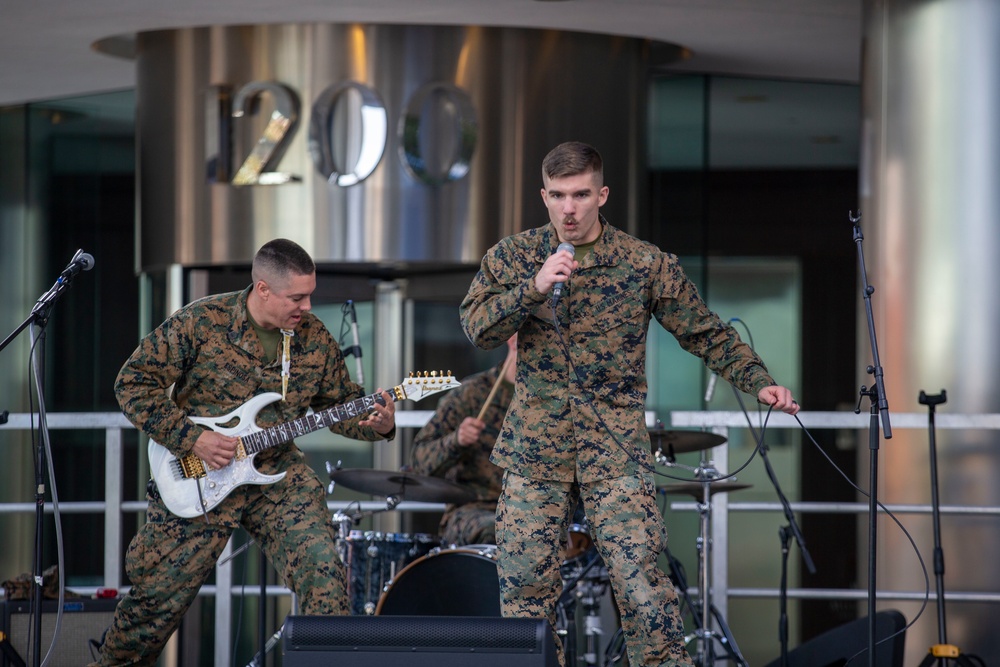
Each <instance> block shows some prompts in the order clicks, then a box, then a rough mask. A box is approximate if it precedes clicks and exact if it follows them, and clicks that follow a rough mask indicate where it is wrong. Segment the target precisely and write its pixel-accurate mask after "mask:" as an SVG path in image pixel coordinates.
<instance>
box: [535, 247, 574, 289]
mask: <svg viewBox="0 0 1000 667" xmlns="http://www.w3.org/2000/svg"><path fill="white" fill-rule="evenodd" d="M579 266H580V263H579V262H577V261H576V260H574V259H573V255H571V254H570V253H569V252H567V251H565V250H564V251H563V252H555V253H552V254H551V255H550V256H549V258H548V259H547V260H545V263H544V264H542V268H541V269H539V270H538V274H537V275H536V276H535V289H537V290H538V291H539V292H540V293H541V294H548V293H549V290H551V289H552V286H553V285H555V284H556V283H560V282H561V283H565V282H566V281H567V280H569V276H570V274H571V273H573V271H575V270H576V269H577V267H579Z"/></svg>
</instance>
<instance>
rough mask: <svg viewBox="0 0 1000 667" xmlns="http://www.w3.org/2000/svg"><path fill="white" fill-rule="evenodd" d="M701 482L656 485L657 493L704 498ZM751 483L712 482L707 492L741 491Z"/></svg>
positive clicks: (711, 493) (696, 498)
mask: <svg viewBox="0 0 1000 667" xmlns="http://www.w3.org/2000/svg"><path fill="white" fill-rule="evenodd" d="M702 486H703V484H702V483H701V482H679V483H677V484H667V485H665V486H658V487H656V492H657V493H663V494H666V495H668V496H675V495H687V496H694V499H695V500H701V499H702V498H704V491H703V490H702ZM751 486H753V485H752V484H736V483H733V482H712V483H710V484H709V485H708V492H709V494H710V495H713V496H714V495H715V494H716V493H728V492H730V491H741V490H743V489H749V488H750V487H751Z"/></svg>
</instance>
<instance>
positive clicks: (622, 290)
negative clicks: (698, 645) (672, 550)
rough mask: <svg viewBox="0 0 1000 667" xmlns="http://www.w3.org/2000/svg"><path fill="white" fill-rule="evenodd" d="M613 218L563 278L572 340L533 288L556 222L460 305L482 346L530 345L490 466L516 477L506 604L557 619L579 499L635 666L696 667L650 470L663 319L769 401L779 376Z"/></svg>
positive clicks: (561, 310)
mask: <svg viewBox="0 0 1000 667" xmlns="http://www.w3.org/2000/svg"><path fill="white" fill-rule="evenodd" d="M601 222H602V233H601V236H600V238H599V239H598V240H597V242H596V243H595V244H594V247H593V249H592V250H591V252H590V253H588V254H587V256H586V257H584V258H583V260H582V261H581V262H580V266H579V268H577V269H576V270H575V271H574V272H573V274H572V275H571V276H570V278H569V279H568V280H567V281H566V283H565V287H564V289H563V295H562V299H561V300H560V302H559V304H558V307H557V309H556V312H555V317H556V318H557V320H558V322H559V331H557V330H556V327H555V324H554V323H553V312H552V308H551V306H550V300H549V296H548V295H545V294H541V293H540V292H539V291H538V290H537V289H536V288H535V283H534V279H535V276H536V275H537V274H538V272H539V270H540V268H541V266H542V264H543V263H544V262H545V260H546V259H548V257H549V256H550V255H551V254H552V253H554V252H555V251H556V247H557V246H558V244H559V240H558V237H557V235H556V232H555V228H554V227H553V226H552V224H551V223H549V224H547V225H545V226H543V227H538V228H535V229H530V230H527V231H525V232H521V233H519V234H515V235H513V236H509V237H507V238H505V239H503V240H502V241H500V243H498V244H497V245H495V246H494V247H493V248H491V249H490V250H489V251H488V252H487V254H486V256H485V257H484V258H483V261H482V264H481V266H480V270H479V272H478V274H477V275H476V277H475V278H474V279H473V282H472V284H471V286H470V287H469V293H468V295H467V296H466V298H465V299H464V300H463V302H462V305H461V307H460V315H461V321H462V326H463V328H464V330H465V333H466V335H467V336H468V337H469V340H471V341H472V343H473V344H474V345H476V346H477V347H481V348H484V349H493V348H496V347H499V346H500V345H502V344H503V343H504V342H505V341H506V340H507V339H508V338H510V337H511V336H512V335H513V334H515V333H516V334H517V336H518V338H517V341H518V366H517V375H516V382H515V386H516V389H515V395H514V399H513V401H512V402H511V405H510V408H509V409H508V412H507V417H506V419H505V420H504V424H503V427H502V429H501V433H500V437H499V438H498V440H497V443H496V445H495V446H494V448H493V456H492V460H493V462H494V463H496V464H497V465H498V466H500V467H501V468H504V469H505V470H506V474H505V476H504V487H503V490H502V493H501V497H500V501H499V505H498V508H497V546H498V558H499V561H498V562H499V569H500V572H501V596H502V604H501V608H502V611H503V614H504V615H505V616H532V617H546V618H548V619H549V620H550V622H551V621H553V620H554V613H555V606H556V601H557V599H558V596H559V591H561V588H562V584H561V581H560V578H559V563H560V545H561V544H563V542H564V540H565V534H566V529H567V526H568V523H569V521H570V509H571V508H572V507H573V505H574V503H575V502H576V500H575V495H576V494H577V493H578V494H579V496H580V499H581V500H582V501H583V504H584V505H585V506H586V508H587V519H588V522H589V524H590V530H591V536H592V538H593V540H594V543H595V545H596V547H597V549H598V552H599V553H600V555H601V557H602V558H603V559H604V562H605V564H606V565H607V568H608V572H609V575H610V577H611V586H612V589H613V591H614V596H615V600H616V602H617V603H618V605H619V607H620V609H621V612H622V627H623V629H624V630H625V634H626V640H627V643H628V647H629V648H628V650H629V659H630V661H631V664H632V665H633V667H639V666H640V665H643V666H646V665H648V666H661V667H662V666H664V665H669V666H671V667H673V666H675V665H690V664H692V663H691V660H690V658H689V657H688V656H687V653H686V650H685V648H684V643H683V642H684V638H683V633H684V629H683V626H682V622H681V619H680V616H679V614H678V612H677V598H676V593H675V591H674V590H673V587H672V585H671V584H670V582H669V579H668V578H667V577H666V575H665V574H664V573H663V572H662V571H660V569H659V568H658V567H657V564H656V556H657V555H658V554H659V553H660V551H661V550H662V549H663V546H664V545H665V543H666V542H665V541H666V530H665V528H664V526H663V519H662V516H661V515H660V513H659V510H658V508H657V507H656V503H655V501H654V495H653V492H654V488H653V485H652V482H651V480H650V479H649V477H648V475H647V473H646V471H645V470H644V469H643V466H647V467H648V468H650V469H651V468H652V466H653V465H654V462H653V460H652V455H651V452H650V449H651V448H650V442H649V434H648V432H647V430H646V425H645V408H646V393H647V385H646V373H645V370H646V336H647V331H648V328H649V324H650V321H651V320H654V319H655V320H656V321H657V322H659V323H660V325H661V326H663V328H664V329H666V330H667V331H668V332H670V333H671V334H672V335H673V336H674V337H675V338H676V339H677V341H678V342H679V343H680V345H681V347H682V348H684V349H685V350H687V351H688V352H690V353H692V354H694V355H696V356H698V357H701V358H702V359H703V360H704V362H705V364H706V365H707V366H708V367H709V368H710V369H711V370H713V371H715V372H717V373H719V375H720V376H722V377H723V378H724V379H725V380H727V381H729V382H731V383H733V384H734V385H736V386H737V387H738V388H740V389H742V390H744V391H747V392H749V393H751V394H753V395H756V394H757V393H758V392H759V391H760V390H761V389H763V388H764V387H766V386H769V385H773V384H774V381H773V380H772V379H771V377H770V376H769V375H768V373H767V369H766V368H765V367H764V364H763V362H762V361H761V360H760V358H759V357H758V356H757V355H756V354H754V353H753V351H752V350H751V349H750V348H749V346H747V345H746V344H745V343H743V342H742V341H741V340H740V338H739V336H738V335H737V333H736V331H735V330H734V329H733V328H732V327H731V326H729V325H728V324H726V323H725V322H723V321H722V320H721V319H720V318H719V317H718V316H717V315H716V314H715V313H713V312H712V311H711V310H709V308H708V306H707V305H706V304H705V302H704V301H703V300H702V299H701V297H700V296H699V295H698V291H697V289H696V288H695V286H694V284H693V283H692V282H691V281H690V280H689V279H688V278H687V276H686V275H685V273H684V271H683V269H682V268H681V266H680V263H679V262H678V260H677V257H676V256H674V255H672V254H670V253H665V252H662V251H661V250H660V249H659V248H657V247H656V246H654V245H652V244H650V243H646V242H644V241H641V240H639V239H636V238H634V237H632V236H629V235H628V234H626V233H624V232H622V231H620V230H618V229H616V228H615V227H612V226H611V225H610V224H608V223H607V222H606V221H605V220H603V218H602V220H601ZM560 333H561V335H562V337H563V338H564V339H565V347H564V346H563V344H562V343H561V342H560V335H559V334H560ZM609 432H610V433H609ZM610 434H613V436H612V435H610Z"/></svg>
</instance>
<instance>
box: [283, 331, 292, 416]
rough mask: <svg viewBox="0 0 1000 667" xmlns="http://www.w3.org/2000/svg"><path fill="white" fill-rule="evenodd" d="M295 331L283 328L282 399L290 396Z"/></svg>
mask: <svg viewBox="0 0 1000 667" xmlns="http://www.w3.org/2000/svg"><path fill="white" fill-rule="evenodd" d="M294 335H295V332H294V331H291V330H289V329H282V330H281V400H283V401H284V400H286V398H287V396H288V377H289V374H290V373H291V370H292V336H294Z"/></svg>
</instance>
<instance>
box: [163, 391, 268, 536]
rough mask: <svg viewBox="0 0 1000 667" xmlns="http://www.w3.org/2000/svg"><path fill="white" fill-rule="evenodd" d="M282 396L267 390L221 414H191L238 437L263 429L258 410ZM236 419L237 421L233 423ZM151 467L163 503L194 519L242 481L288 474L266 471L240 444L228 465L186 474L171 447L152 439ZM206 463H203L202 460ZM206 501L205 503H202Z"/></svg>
mask: <svg viewBox="0 0 1000 667" xmlns="http://www.w3.org/2000/svg"><path fill="white" fill-rule="evenodd" d="M280 400H281V394H278V393H275V392H268V393H264V394H260V395H258V396H254V397H253V398H251V399H250V400H249V401H247V402H246V403H244V404H243V405H241V406H240V407H239V408H237V409H236V410H233V411H232V412H230V413H229V414H227V415H222V416H221V417H189V419H190V420H191V421H193V422H194V423H195V424H199V425H201V426H207V427H208V428H210V429H212V430H213V431H215V432H216V433H221V434H222V435H229V436H235V437H243V436H245V435H248V434H250V433H256V432H258V431H260V430H262V429H261V428H260V427H259V426H257V414H258V413H259V412H260V411H261V409H263V408H264V406H266V405H270V404H271V403H274V402H275V401H280ZM234 420H238V421H236V423H235V424H234V425H230V426H222V424H229V423H230V422H233V421H234ZM148 450H149V467H150V472H151V473H152V477H153V479H154V480H156V486H157V488H158V489H159V491H160V497H161V498H162V499H163V504H164V505H166V506H167V509H169V510H170V511H171V512H172V513H174V514H176V515H177V516H180V517H184V518H186V519H191V518H193V517H196V516H201V515H202V514H203V513H208V512H210V511H212V510H213V509H214V508H215V507H216V506H218V504H219V503H221V502H222V501H223V500H225V499H226V496H228V495H229V494H230V493H232V491H233V489H235V488H236V487H238V486H241V485H243V484H260V485H264V484H274V483H275V482H277V481H278V480H280V479H283V478H284V477H285V473H279V474H277V475H264V474H262V473H260V472H258V471H257V469H256V468H255V467H254V464H253V461H254V458H256V456H257V454H256V453H254V454H250V455H249V456H247V455H245V454H241V452H242V448H238V449H237V452H236V457H235V458H234V459H233V461H232V462H231V463H230V464H229V465H227V466H226V467H225V468H222V469H220V470H209V469H208V466H205V469H206V474H205V476H204V477H192V478H188V477H184V475H183V474H181V473H180V462H179V461H178V459H177V457H176V456H174V455H173V454H171V453H170V451H169V450H168V449H167V448H166V447H164V446H163V445H160V444H158V443H156V442H153V441H152V440H150V441H149V448H148ZM203 465H204V464H203ZM203 502H204V507H202V503H203Z"/></svg>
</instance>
